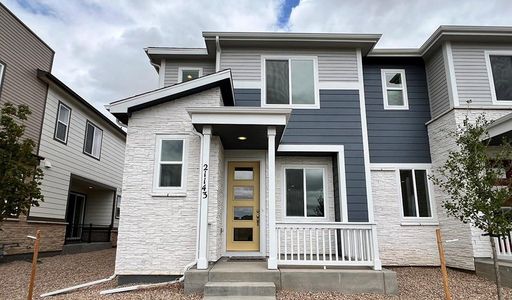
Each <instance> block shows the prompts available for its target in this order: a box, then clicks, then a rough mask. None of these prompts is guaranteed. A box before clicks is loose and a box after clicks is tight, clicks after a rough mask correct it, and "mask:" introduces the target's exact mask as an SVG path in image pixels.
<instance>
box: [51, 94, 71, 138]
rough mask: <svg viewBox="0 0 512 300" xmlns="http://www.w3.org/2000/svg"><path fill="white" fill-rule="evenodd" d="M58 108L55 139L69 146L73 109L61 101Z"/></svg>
mask: <svg viewBox="0 0 512 300" xmlns="http://www.w3.org/2000/svg"><path fill="white" fill-rule="evenodd" d="M57 107H58V108H57V117H56V120H55V132H54V135H53V138H54V139H55V140H57V141H59V142H62V143H64V144H67V142H68V133H69V120H70V119H71V108H70V107H69V106H67V105H66V104H64V103H62V102H60V101H59V104H58V106H57Z"/></svg>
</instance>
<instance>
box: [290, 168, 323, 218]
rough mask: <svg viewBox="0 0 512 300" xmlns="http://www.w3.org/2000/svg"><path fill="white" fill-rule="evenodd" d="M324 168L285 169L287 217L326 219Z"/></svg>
mask: <svg viewBox="0 0 512 300" xmlns="http://www.w3.org/2000/svg"><path fill="white" fill-rule="evenodd" d="M324 170H325V169H324V168H317V167H307V168H294V167H286V168H285V169H284V191H285V193H284V194H285V195H284V198H285V210H286V212H285V216H286V217H306V218H308V217H310V218H315V217H317V218H318V217H320V218H323V217H325V205H324V201H325V188H324V173H325V172H324Z"/></svg>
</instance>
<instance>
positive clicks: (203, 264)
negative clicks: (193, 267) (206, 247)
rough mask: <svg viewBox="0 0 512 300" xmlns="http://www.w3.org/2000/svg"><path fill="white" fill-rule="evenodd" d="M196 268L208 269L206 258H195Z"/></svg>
mask: <svg viewBox="0 0 512 300" xmlns="http://www.w3.org/2000/svg"><path fill="white" fill-rule="evenodd" d="M197 269H198V270H206V269H208V260H207V259H205V258H200V259H198V260H197Z"/></svg>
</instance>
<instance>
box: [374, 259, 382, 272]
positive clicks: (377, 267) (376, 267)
mask: <svg viewBox="0 0 512 300" xmlns="http://www.w3.org/2000/svg"><path fill="white" fill-rule="evenodd" d="M373 269H374V270H375V271H381V270H382V262H381V261H380V259H377V260H375V262H374V264H373Z"/></svg>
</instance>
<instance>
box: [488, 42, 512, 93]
mask: <svg viewBox="0 0 512 300" xmlns="http://www.w3.org/2000/svg"><path fill="white" fill-rule="evenodd" d="M487 59H488V64H490V72H489V77H490V78H489V80H490V82H491V91H492V96H493V101H504V102H505V101H507V102H508V103H512V52H488V53H487ZM488 67H489V66H488Z"/></svg>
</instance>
